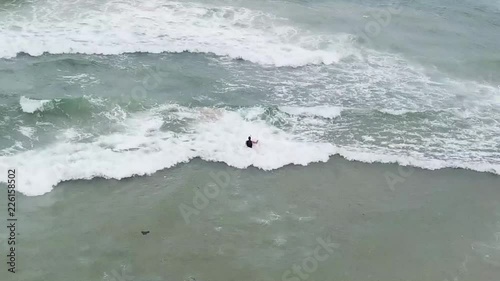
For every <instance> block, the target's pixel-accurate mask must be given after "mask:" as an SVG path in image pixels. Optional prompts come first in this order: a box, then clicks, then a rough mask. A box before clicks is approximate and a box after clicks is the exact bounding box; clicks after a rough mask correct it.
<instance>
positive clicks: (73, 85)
mask: <svg viewBox="0 0 500 281" xmlns="http://www.w3.org/2000/svg"><path fill="white" fill-rule="evenodd" d="M70 2H71V3H70ZM70 2H63V1H59V0H47V1H35V2H32V3H30V5H24V4H22V3H19V4H16V3H14V2H13V3H10V4H5V5H4V9H0V42H6V44H4V45H2V47H1V48H0V58H2V60H0V67H1V68H0V73H4V74H5V75H3V78H1V77H0V82H2V84H3V85H5V86H3V87H4V89H3V90H2V92H1V93H0V94H1V95H2V99H3V101H2V104H1V105H0V113H1V115H0V130H1V131H2V139H1V140H0V149H1V150H0V169H2V170H5V169H8V168H10V167H16V168H17V169H18V170H19V171H21V172H20V176H19V181H20V183H19V191H21V192H22V193H24V194H26V195H42V194H45V193H47V192H50V191H51V190H52V188H53V187H55V186H56V185H57V184H58V183H60V182H63V181H71V180H79V179H92V178H97V177H102V178H107V179H123V178H128V177H133V176H144V175H151V174H153V173H155V172H157V171H160V170H163V169H168V168H171V167H174V166H176V165H178V164H179V163H186V162H189V161H190V160H192V159H194V158H200V159H202V160H204V161H207V162H223V163H225V164H227V165H229V166H232V167H236V168H239V169H245V168H248V167H251V166H253V167H257V168H259V169H263V170H274V169H279V168H281V167H284V166H286V165H303V166H306V165H309V164H311V163H316V162H326V161H328V160H329V159H330V157H331V156H333V155H340V156H342V157H344V158H346V159H348V160H352V161H362V162H367V163H399V164H401V165H404V166H414V167H420V168H424V169H431V170H435V169H441V168H461V169H470V170H474V171H480V172H488V173H494V174H500V146H499V144H500V126H499V124H500V87H498V86H497V81H496V80H495V79H496V78H495V77H493V78H492V76H491V75H488V73H486V72H485V73H482V74H477V73H479V72H478V71H476V70H470V73H471V74H467V72H466V71H465V70H463V71H462V72H453V71H454V70H456V69H467V66H463V67H462V68H460V67H455V66H449V65H447V64H446V63H443V62H442V58H443V54H441V53H439V52H437V51H436V53H429V55H428V56H421V55H420V54H419V52H420V51H421V50H422V49H425V48H424V47H425V46H424V47H422V48H415V50H413V49H412V47H410V46H411V45H413V44H410V45H408V46H406V45H404V44H405V42H403V43H400V42H397V43H394V46H389V47H388V46H386V45H384V42H386V41H384V40H383V39H384V36H385V35H384V34H385V33H384V34H381V35H380V36H377V37H373V38H371V39H370V40H369V41H370V42H371V44H368V43H367V42H365V41H366V39H364V38H365V37H366V34H364V35H363V34H362V33H360V32H361V31H362V28H363V27H364V25H361V26H360V27H359V28H358V30H357V31H353V30H352V28H349V26H351V25H349V24H346V26H343V24H344V23H349V22H353V23H356V22H359V21H360V20H361V21H362V20H363V19H364V20H367V19H368V20H369V19H370V16H369V15H370V13H369V11H372V10H375V11H381V10H383V9H384V8H383V7H371V8H370V10H365V8H362V6H360V5H359V4H347V3H344V4H343V5H341V6H338V7H339V8H338V9H341V8H344V9H348V10H349V11H351V12H352V13H342V12H339V13H338V14H336V16H337V19H338V20H339V21H340V20H342V21H340V22H339V23H338V24H335V23H334V22H332V23H330V24H325V25H319V24H318V25H316V22H315V21H314V20H310V19H309V18H308V17H307V16H308V15H315V14H316V13H320V14H321V13H322V12H321V10H322V9H326V10H328V9H330V8H332V7H335V6H332V7H330V6H325V7H322V6H321V5H320V4H317V5H316V4H311V5H312V6H311V7H310V9H302V8H297V7H296V5H302V4H297V3H293V4H292V3H290V5H291V6H290V9H289V10H286V9H284V8H283V9H281V8H279V7H282V6H279V5H278V6H274V5H277V4H276V3H274V2H273V3H267V2H261V1H258V2H252V3H242V2H241V3H240V2H237V3H236V2H235V3H233V2H228V1H209V2H181V1H180V2H173V1H160V0H147V1H92V0H89V1H83V0H82V1H70ZM325 5H326V4H325ZM327 8H328V9H327ZM332 9H333V8H332ZM338 9H333V10H332V11H337V12H338V11H339V10H338ZM421 9H424V10H425V8H421ZM326 10H325V11H326ZM412 11H413V12H414V13H418V14H419V15H420V13H423V12H422V11H421V10H419V9H416V10H412V8H410V7H406V9H403V12H402V14H401V15H399V16H401V17H403V16H404V15H406V13H409V14H411V13H412ZM491 13H495V11H491ZM497 13H498V12H497ZM423 14H425V13H423ZM321 15H323V14H321ZM324 17H325V18H327V17H328V13H326V14H324ZM394 19H395V20H397V16H396V15H394ZM432 20H435V21H436V22H437V23H439V20H438V19H435V18H433V19H432ZM362 23H363V22H362ZM398 24H400V22H399V21H398ZM398 24H394V25H390V26H388V27H387V29H385V32H387V33H389V32H398V30H397V28H399V25H398ZM489 24H492V25H495V22H494V21H493V22H491V23H489ZM471 28H473V27H471ZM393 29H394V30H393ZM360 30H361V31H360ZM416 30H420V29H416ZM464 32H465V31H464ZM470 32H473V30H472V31H470ZM391 34H392V33H391ZM407 34H411V32H405V33H402V35H401V36H406V35H407ZM429 36H431V35H429ZM485 36H489V35H485ZM440 38H442V37H440ZM377 40H380V42H379V41H377ZM436 40H438V39H436ZM439 40H440V39H439ZM403 41H404V40H403ZM484 42H485V43H484V46H485V47H484V48H489V47H491V50H495V46H496V45H494V44H497V43H498V42H497V43H495V41H494V40H490V39H489V38H486V37H485V39H484ZM398 44H402V45H398ZM491 44H493V45H491ZM391 48H394V49H391ZM450 49H452V48H450ZM496 50H498V49H496ZM405 52H406V53H405ZM450 52H451V51H450ZM464 52H465V50H464ZM482 53H484V54H485V55H486V54H488V50H484V51H482ZM447 55H449V56H452V55H453V53H447ZM421 57H424V58H425V59H421ZM458 57H460V56H458ZM432 58H435V61H430V60H431V59H432ZM489 59H491V60H494V58H488V59H486V60H489ZM429 61H430V62H429ZM496 61H497V62H498V57H497V58H496ZM13 65H15V67H13ZM470 65H471V66H470V67H471V68H472V67H473V66H475V65H476V62H472V63H471V64H470ZM491 65H494V63H493V64H491ZM491 65H485V66H484V67H482V68H481V67H480V68H481V69H483V70H484V71H487V70H488V71H490V70H491V71H493V70H495V69H494V66H491ZM450 69H451V70H450ZM485 69H486V70H485ZM497 70H498V69H497ZM473 73H476V74H477V75H478V76H477V77H474V76H473ZM491 73H496V72H491ZM466 74H467V75H466ZM464 76H465V77H464ZM16 77H24V78H22V79H21V80H19V79H18V78H16ZM249 135H251V136H252V137H253V138H254V139H258V140H259V143H258V145H256V147H255V149H248V148H246V147H245V146H244V141H245V140H246V138H247V137H248V136H249ZM0 181H5V178H3V177H1V178H0Z"/></svg>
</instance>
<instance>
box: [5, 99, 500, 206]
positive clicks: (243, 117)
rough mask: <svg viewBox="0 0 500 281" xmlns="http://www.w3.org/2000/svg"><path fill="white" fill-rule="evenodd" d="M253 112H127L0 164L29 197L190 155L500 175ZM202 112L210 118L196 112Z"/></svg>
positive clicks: (269, 163)
mask: <svg viewBox="0 0 500 281" xmlns="http://www.w3.org/2000/svg"><path fill="white" fill-rule="evenodd" d="M165 112H167V113H168V114H174V116H175V115H176V114H180V116H181V117H180V118H182V120H183V122H188V123H189V124H190V125H189V128H186V130H185V132H184V133H175V132H171V131H163V130H162V125H163V122H164V121H163V120H164V116H163V115H162V114H164V113H165ZM257 112H262V108H253V109H250V110H239V111H236V112H234V111H227V110H224V109H196V108H186V107H180V106H176V105H166V106H160V107H158V108H155V109H153V110H150V111H148V112H141V113H136V114H132V115H129V116H128V117H127V118H126V119H125V120H123V121H121V123H120V126H121V128H122V129H121V130H119V131H118V132H115V133H112V134H109V135H102V136H99V137H95V138H94V139H93V140H92V141H91V142H89V141H88V140H87V141H86V142H79V140H80V139H81V138H79V137H78V136H79V135H80V134H81V133H80V132H76V131H75V130H66V131H65V132H64V134H63V137H62V138H60V139H59V140H58V142H57V143H53V144H52V145H49V146H46V147H43V148H39V149H35V150H28V151H26V150H24V151H23V152H15V151H11V152H12V153H14V154H12V153H3V156H0V169H7V168H8V167H12V166H13V167H18V168H19V169H20V170H22V171H24V172H23V174H24V176H23V177H20V179H19V180H20V182H19V191H20V192H22V193H23V194H26V195H32V196H33V195H41V194H45V193H47V192H50V191H51V190H52V188H53V187H54V186H55V185H57V184H58V183H60V182H62V181H68V180H76V179H92V178H95V177H103V178H113V179H123V178H127V177H132V176H135V175H149V174H152V173H154V172H156V171H158V170H162V169H165V168H169V167H173V166H175V165H177V164H179V163H182V162H188V161H190V160H191V159H193V158H195V157H199V158H201V159H203V160H205V161H211V162H223V163H226V164H227V165H230V166H232V167H236V168H240V169H245V168H247V167H249V166H254V167H257V168H260V169H263V170H273V169H278V168H281V167H283V166H285V165H290V164H294V165H308V164H310V163H313V162H325V161H328V160H329V158H330V156H332V155H335V154H338V155H340V156H342V157H344V158H346V159H348V160H356V161H362V162H367V163H399V164H401V165H404V166H414V167H421V168H425V169H431V170H432V169H441V168H446V167H455V168H464V169H471V170H476V171H482V172H491V173H496V174H500V164H495V163H486V162H477V161H476V162H467V161H463V160H460V159H449V160H436V159H431V158H425V157H423V156H422V155H420V154H409V155H395V154H393V152H391V151H390V150H388V149H383V148H379V149H377V148H370V149H366V148H360V147H337V146H334V145H333V144H330V143H321V142H317V141H314V140H304V138H300V137H299V136H297V135H293V134H291V133H287V132H284V131H282V130H280V129H278V128H276V127H273V126H271V125H269V124H267V123H266V122H265V121H263V120H261V119H259V118H257V117H256V114H257ZM202 116H208V117H207V118H200V117H202ZM174 118H176V117H174ZM248 135H252V137H253V138H254V139H258V140H259V143H258V144H257V145H256V146H255V147H254V149H248V148H247V147H245V145H244V140H245V139H246V138H247V136H248ZM299 139H300V140H299ZM68 141H71V142H68ZM4 152H5V151H4ZM26 159H30V160H29V161H26ZM0 180H3V179H0Z"/></svg>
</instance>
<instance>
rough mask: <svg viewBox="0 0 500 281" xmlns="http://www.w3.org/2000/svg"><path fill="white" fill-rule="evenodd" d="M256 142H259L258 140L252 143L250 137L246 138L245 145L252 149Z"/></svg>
mask: <svg viewBox="0 0 500 281" xmlns="http://www.w3.org/2000/svg"><path fill="white" fill-rule="evenodd" d="M258 142H259V141H258V140H257V141H253V140H252V137H248V140H247V142H246V144H247V146H248V147H250V148H252V146H253V144H254V143H255V144H256V143H258Z"/></svg>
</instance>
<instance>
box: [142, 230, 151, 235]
mask: <svg viewBox="0 0 500 281" xmlns="http://www.w3.org/2000/svg"><path fill="white" fill-rule="evenodd" d="M141 233H142V235H146V234H148V233H149V231H141Z"/></svg>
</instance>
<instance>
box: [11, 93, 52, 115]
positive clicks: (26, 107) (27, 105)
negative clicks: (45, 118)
mask: <svg viewBox="0 0 500 281" xmlns="http://www.w3.org/2000/svg"><path fill="white" fill-rule="evenodd" d="M50 102H51V101H50V100H33V99H29V98H26V97H24V96H22V97H21V98H20V100H19V104H20V105H21V109H22V110H23V111H24V112H26V113H35V112H36V111H43V110H44V106H45V105H47V104H49V103H50Z"/></svg>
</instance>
